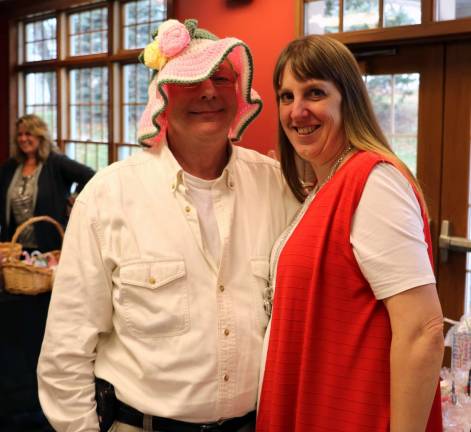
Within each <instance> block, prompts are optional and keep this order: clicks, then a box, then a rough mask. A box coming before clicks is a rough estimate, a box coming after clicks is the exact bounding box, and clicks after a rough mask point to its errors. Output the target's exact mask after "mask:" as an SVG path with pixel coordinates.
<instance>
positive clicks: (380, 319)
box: [257, 36, 443, 432]
mask: <svg viewBox="0 0 471 432" xmlns="http://www.w3.org/2000/svg"><path fill="white" fill-rule="evenodd" d="M274 87H275V91H276V94H277V101H278V109H279V122H280V155H281V165H282V169H283V173H284V176H285V178H286V180H287V182H288V183H289V185H290V187H291V189H292V191H293V193H294V194H295V195H296V196H297V198H298V199H299V200H300V201H302V202H304V205H303V208H302V210H301V212H300V213H299V214H298V216H297V218H295V221H294V222H293V224H292V225H291V227H290V228H289V229H288V230H287V232H286V233H285V234H284V235H283V236H282V237H281V239H280V240H279V241H278V244H277V245H275V248H274V251H273V258H272V259H273V262H272V269H276V271H274V272H272V276H273V278H272V279H273V280H274V281H276V290H275V294H274V302H273V312H272V315H271V322H270V327H269V331H268V333H267V341H266V344H268V347H266V363H265V371H264V377H263V378H262V379H263V381H262V382H263V385H262V388H261V395H260V404H259V414H258V419H257V431H258V432H265V431H267V432H268V431H269V432H286V431H290V432H310V431H313V432H314V431H315V432H318V431H319V432H324V431H345V432H347V431H348V432H352V431H355V432H382V431H384V432H386V431H391V432H412V431H413V432H419V431H424V430H426V426H427V423H428V427H427V430H428V431H441V430H442V428H441V413H440V400H439V393H438V387H437V384H438V379H439V370H440V365H441V361H442V355H443V333H442V319H443V317H442V312H441V308H440V304H439V300H438V296H437V292H436V287H435V278H434V275H433V271H432V265H431V262H432V255H431V242H430V233H429V227H428V222H427V216H426V207H425V203H424V199H423V196H422V194H421V191H420V188H419V186H418V184H417V181H416V180H415V179H414V177H413V175H412V174H411V172H410V171H409V170H408V169H407V168H406V166H405V165H404V164H403V163H402V162H401V161H400V160H399V159H398V158H397V157H396V156H395V155H394V153H393V152H392V150H391V148H390V147H389V145H388V143H387V141H386V138H385V137H384V135H383V133H382V132H381V129H380V127H379V125H378V122H377V120H376V119H375V116H374V113H373V110H372V107H371V103H370V101H369V99H368V95H367V91H366V88H365V85H364V83H363V80H362V77H361V73H360V71H359V69H358V66H357V63H356V61H355V59H354V57H353V55H352V54H351V53H350V52H349V51H348V49H347V48H346V47H345V46H343V45H342V44H341V43H340V42H338V41H335V40H333V39H330V38H328V37H325V36H308V37H305V38H301V39H298V40H295V41H293V42H291V43H290V44H289V45H288V46H287V47H286V48H285V50H284V51H283V52H282V54H281V55H280V57H279V59H278V63H277V66H276V68H275V72H274ZM308 174H310V175H308ZM300 176H301V177H303V176H304V177H309V178H310V179H313V182H311V183H306V182H303V181H301V180H300ZM273 273H274V274H273ZM272 289H274V287H272V288H271V289H268V290H267V306H268V307H267V310H268V311H270V309H271V308H270V305H271V301H270V300H271V298H270V297H271V292H272V291H271V290H272ZM268 337H269V341H268ZM434 395H435V399H434Z"/></svg>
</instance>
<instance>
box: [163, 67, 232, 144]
mask: <svg viewBox="0 0 471 432" xmlns="http://www.w3.org/2000/svg"><path fill="white" fill-rule="evenodd" d="M236 112H237V99H236V74H235V72H234V70H233V68H232V66H231V65H230V64H229V62H227V61H225V62H223V63H222V64H221V65H220V66H219V68H218V69H217V70H216V71H215V72H214V74H213V75H212V76H211V77H210V78H208V79H207V80H205V81H203V82H200V83H197V84H190V85H180V84H169V85H168V106H167V119H168V132H169V135H170V136H185V135H191V136H193V137H195V138H196V137H198V138H209V139H217V138H220V137H227V135H228V132H229V128H230V125H231V123H232V121H233V119H234V117H235V115H236Z"/></svg>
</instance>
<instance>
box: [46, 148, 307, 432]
mask: <svg viewBox="0 0 471 432" xmlns="http://www.w3.org/2000/svg"><path fill="white" fill-rule="evenodd" d="M212 196H213V205H214V213H215V216H216V220H217V224H218V231H219V235H220V242H221V255H220V262H219V264H217V263H216V261H215V260H214V259H213V257H212V256H210V254H209V253H208V251H207V248H205V246H204V244H203V243H204V242H203V241H202V237H201V229H200V223H199V219H198V215H197V212H196V208H195V207H194V206H193V204H192V203H191V201H190V199H189V198H188V194H187V189H186V186H185V182H184V176H183V171H182V169H181V167H180V166H179V164H178V163H177V161H176V160H175V158H174V157H173V155H172V153H171V152H170V150H169V149H168V147H167V146H166V145H164V146H162V147H161V149H160V150H158V151H148V150H145V151H142V152H140V153H138V154H136V155H134V156H132V157H131V158H129V159H127V160H125V161H122V162H118V163H115V164H113V165H111V166H110V167H108V168H105V169H104V170H102V171H101V172H99V173H98V174H97V175H96V176H95V177H94V178H93V179H92V180H91V181H90V182H89V183H88V184H87V186H86V188H85V189H84V190H83V191H82V193H81V194H80V196H79V197H78V198H77V200H76V202H75V205H74V208H73V211H72V215H71V218H70V221H69V225H68V227H67V232H66V236H65V239H64V244H63V250H62V256H61V262H60V265H59V268H58V271H57V274H56V278H55V284H54V289H53V293H52V299H51V306H50V311H49V316H48V321H47V327H46V334H45V338H44V342H43V347H42V351H41V356H40V360H39V365H38V378H39V395H40V400H41V405H42V407H43V409H44V411H45V413H46V415H47V417H48V418H49V420H50V422H51V424H52V425H53V426H54V428H55V429H56V430H58V431H69V432H72V431H97V430H98V422H97V416H96V412H95V399H94V396H95V387H94V386H95V384H94V376H95V375H96V376H97V377H100V378H103V379H105V380H107V381H109V382H110V383H112V384H113V385H114V386H115V389H116V395H117V397H118V399H120V400H121V401H122V402H124V403H126V404H128V405H130V406H132V407H134V408H135V409H137V410H139V411H141V412H143V413H145V414H151V415H157V416H161V417H167V418H173V419H178V420H184V421H189V422H212V421H217V420H220V419H223V418H230V417H236V416H241V415H244V414H246V413H247V412H249V411H251V410H253V409H254V408H255V403H256V396H257V384H258V374H259V365H260V354H261V348H262V341H263V336H264V332H265V328H266V325H267V319H266V316H265V312H264V309H263V298H262V294H263V291H264V289H265V287H266V285H267V280H268V277H269V274H268V273H269V264H268V262H269V254H270V251H271V248H272V245H273V242H274V240H275V239H276V238H277V237H278V235H279V234H280V233H281V232H282V231H283V229H284V228H285V227H286V226H287V224H288V223H289V222H290V220H291V219H292V217H293V215H294V213H295V211H296V210H297V208H298V205H297V203H296V202H295V200H294V198H293V196H292V195H291V193H290V192H288V188H287V187H286V185H285V183H284V182H283V180H282V176H281V172H280V169H279V166H278V164H277V162H275V161H273V160H271V159H269V158H267V157H264V156H262V155H260V154H258V153H256V152H254V151H251V150H247V149H244V148H241V147H236V146H233V147H232V152H231V157H230V160H229V163H228V164H227V166H226V167H225V169H224V171H223V174H222V175H221V177H219V178H218V179H217V181H216V182H215V183H214V185H213V186H212Z"/></svg>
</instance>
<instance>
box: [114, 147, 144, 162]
mask: <svg viewBox="0 0 471 432" xmlns="http://www.w3.org/2000/svg"><path fill="white" fill-rule="evenodd" d="M141 150H142V147H139V146H136V145H134V146H120V147H119V148H118V160H123V159H126V158H127V157H129V156H131V155H133V154H134V153H137V152H139V151H141Z"/></svg>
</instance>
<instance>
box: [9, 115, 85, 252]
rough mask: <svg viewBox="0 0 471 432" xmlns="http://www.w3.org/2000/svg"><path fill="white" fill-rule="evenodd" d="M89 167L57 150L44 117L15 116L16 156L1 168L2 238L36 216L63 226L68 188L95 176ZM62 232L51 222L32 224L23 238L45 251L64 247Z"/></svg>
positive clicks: (30, 246) (29, 246)
mask: <svg viewBox="0 0 471 432" xmlns="http://www.w3.org/2000/svg"><path fill="white" fill-rule="evenodd" d="M93 174H94V171H93V170H92V169H90V168H89V167H87V166H85V165H82V164H80V163H78V162H75V161H73V160H71V159H69V158H68V157H67V156H65V155H62V154H59V153H57V152H55V151H53V146H52V141H51V137H50V134H49V131H48V128H47V126H46V123H44V121H43V120H42V119H41V118H40V117H38V116H37V115H35V114H27V115H24V116H23V117H21V118H20V119H18V120H17V122H16V140H15V146H14V150H13V155H12V158H11V159H9V160H8V161H7V162H6V163H5V164H4V165H3V166H2V167H1V170H0V205H1V207H0V208H1V212H0V226H1V233H0V238H1V240H2V241H8V240H10V239H11V238H12V236H13V234H14V232H15V230H16V228H17V226H18V225H20V224H21V223H23V222H24V221H26V220H27V219H29V218H31V217H33V216H40V215H47V216H51V217H52V218H54V219H55V220H57V221H58V222H59V223H60V224H61V225H62V226H64V227H65V225H66V223H67V218H68V205H69V200H70V189H71V186H72V184H73V183H77V184H78V186H77V191H80V190H81V189H82V188H83V186H84V185H85V183H87V181H88V180H90V178H91V177H92V176H93ZM61 240H62V239H61V238H60V236H59V234H58V233H57V230H56V228H55V227H54V226H53V225H52V224H49V223H43V222H42V223H37V224H34V225H29V226H28V227H27V228H26V229H25V230H24V231H23V232H22V234H21V236H20V238H19V240H18V241H19V243H21V244H22V245H23V247H24V248H27V249H39V250H40V251H41V252H46V251H50V250H55V249H60V247H61Z"/></svg>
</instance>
